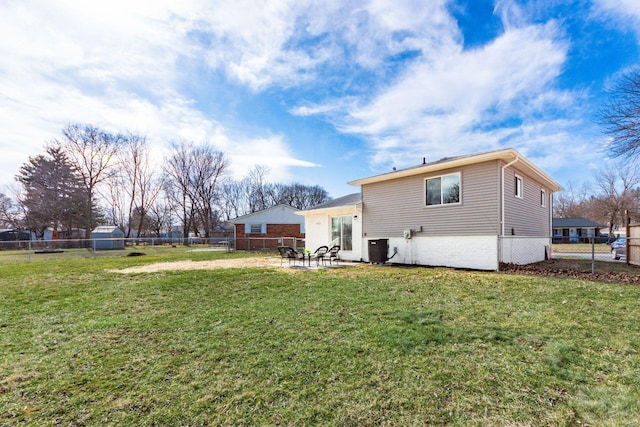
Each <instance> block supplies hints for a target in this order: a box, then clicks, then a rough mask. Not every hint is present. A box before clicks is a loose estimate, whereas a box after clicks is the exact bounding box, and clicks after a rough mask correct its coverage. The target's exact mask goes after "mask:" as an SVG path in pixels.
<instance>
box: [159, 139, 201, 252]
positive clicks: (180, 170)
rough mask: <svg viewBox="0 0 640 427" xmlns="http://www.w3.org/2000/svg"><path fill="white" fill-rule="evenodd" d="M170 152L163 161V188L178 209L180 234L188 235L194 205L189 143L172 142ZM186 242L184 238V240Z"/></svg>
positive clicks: (185, 236) (184, 236)
mask: <svg viewBox="0 0 640 427" xmlns="http://www.w3.org/2000/svg"><path fill="white" fill-rule="evenodd" d="M170 149H171V153H170V154H169V157H168V158H167V159H166V161H165V162H164V184H165V186H164V189H165V193H166V194H167V195H168V197H169V199H170V200H171V202H172V205H173V206H175V207H178V209H179V210H180V212H179V217H180V221H181V222H182V236H183V238H184V239H186V238H187V237H189V231H190V229H191V222H192V217H193V215H194V209H195V206H194V204H193V199H192V195H191V188H190V185H191V180H190V173H191V169H192V166H191V162H192V160H193V159H192V157H191V155H190V151H191V145H190V144H188V143H186V142H185V141H181V142H172V143H171V144H170ZM185 243H186V240H185Z"/></svg>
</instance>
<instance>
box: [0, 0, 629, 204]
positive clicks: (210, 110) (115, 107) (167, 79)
mask: <svg viewBox="0 0 640 427" xmlns="http://www.w3.org/2000/svg"><path fill="white" fill-rule="evenodd" d="M89 5H91V6H89ZM0 40H2V41H0V58H2V60H1V61H0V111H2V114H0V128H1V129H2V133H1V134H0V150H1V156H0V189H2V188H6V187H5V186H7V185H10V184H11V183H12V182H13V177H14V175H15V174H16V173H17V172H18V169H19V167H20V165H21V164H22V163H24V162H25V161H27V159H28V157H29V156H30V155H36V154H39V153H41V152H43V147H44V144H45V143H46V142H47V141H49V140H51V139H52V138H54V137H57V136H59V135H60V131H61V129H62V128H63V127H64V126H65V125H66V124H67V123H70V122H80V123H90V124H93V125H96V126H99V127H102V128H104V129H108V130H111V131H125V130H130V131H134V132H138V133H140V134H143V135H146V136H147V139H148V140H149V142H150V143H151V144H152V145H153V147H154V154H155V156H156V158H157V159H158V160H160V159H161V156H162V154H163V153H164V152H165V150H166V147H167V144H168V142H169V141H171V140H178V139H186V140H191V141H194V142H196V143H198V142H203V141H207V142H209V143H211V144H213V145H214V146H216V147H217V148H218V149H220V150H222V151H223V152H225V153H226V154H227V155H228V157H229V159H230V161H231V167H232V168H231V171H232V173H233V176H234V177H236V178H241V177H243V176H244V175H245V174H246V173H247V171H248V170H249V169H251V168H252V167H253V166H254V165H264V166H267V167H268V168H269V170H270V174H269V177H268V179H269V180H270V181H274V182H284V183H290V182H294V181H295V182H300V183H303V184H307V185H316V184H318V185H321V186H323V187H324V188H325V189H327V190H328V191H329V193H330V194H331V196H333V197H339V196H342V195H345V194H347V193H350V192H353V191H357V188H355V187H351V186H349V185H347V182H348V181H351V180H354V179H358V178H363V177H367V176H370V175H374V174H378V173H382V172H387V171H389V170H391V169H392V168H393V167H397V168H402V167H407V166H413V165H416V164H419V163H421V162H422V158H423V157H426V158H427V159H428V160H437V159H439V158H441V157H445V156H454V155H459V154H469V153H474V152H479V151H487V150H494V149H498V148H505V147H512V148H515V149H517V150H518V151H520V152H521V153H523V154H524V155H525V156H527V157H528V158H529V159H530V160H532V161H533V162H534V163H536V164H537V165H538V166H539V167H541V168H542V169H543V170H545V171H546V172H547V173H548V174H550V175H551V176H552V177H553V178H555V179H556V180H557V181H558V182H559V183H560V184H562V185H565V186H566V185H567V184H568V183H569V182H575V183H578V182H583V181H586V180H588V179H589V178H590V177H591V176H592V175H593V172H594V170H596V169H598V168H602V167H603V166H605V165H607V164H611V163H612V162H614V161H615V160H614V159H609V158H608V157H607V155H606V153H605V152H604V147H605V145H606V142H607V141H606V138H605V137H604V136H603V135H602V133H601V129H600V128H599V127H598V126H597V125H596V124H595V123H594V115H595V113H596V112H597V110H598V108H599V106H600V105H601V104H602V102H603V100H604V99H605V96H606V95H605V87H606V86H607V84H610V82H611V81H612V80H614V79H615V78H616V76H618V75H619V74H620V73H623V72H625V70H628V69H630V68H633V67H635V66H636V65H637V64H638V63H639V58H638V56H639V52H640V51H639V47H640V2H638V1H637V0H593V1H560V0H548V1H544V0H543V1H511V0H505V1H495V2H492V1H483V0H459V1H428V0H420V1H417V0H416V1H411V0H407V1H402V0H370V1H364V0H361V1H360V0H355V1H348V2H345V1H332V0H326V1H301V0H291V1H277V0H270V1H264V0H260V1H258V0H255V1H253V0H216V1H210V0H182V1H180V2H176V1H169V0H157V1H134V0H113V1H110V2H99V3H95V4H94V2H89V3H87V2H80V1H77V0H57V1H55V2H53V1H47V0H40V1H32V0H20V1H14V0H0ZM0 191H3V190H0ZM5 192H6V191H5Z"/></svg>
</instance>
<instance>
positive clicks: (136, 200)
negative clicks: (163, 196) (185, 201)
mask: <svg viewBox="0 0 640 427" xmlns="http://www.w3.org/2000/svg"><path fill="white" fill-rule="evenodd" d="M118 157H119V159H120V160H119V162H118V164H119V167H118V174H117V176H116V177H115V179H114V181H115V183H116V185H117V186H118V187H119V188H120V189H121V191H123V192H124V193H125V194H126V199H127V200H126V203H125V205H124V207H125V208H126V217H127V219H126V224H123V225H124V228H123V230H125V234H126V237H130V236H131V231H132V228H133V227H135V231H136V235H137V236H140V235H141V233H142V229H143V228H144V226H145V224H144V222H145V219H146V216H147V212H148V210H149V206H150V205H151V204H152V203H153V202H154V200H155V199H156V197H158V194H159V192H160V189H161V185H160V183H159V180H158V179H156V176H155V175H156V174H155V172H154V169H153V165H152V164H151V162H150V160H149V145H148V143H147V139H146V138H145V137H144V136H140V135H137V134H134V133H129V134H127V135H126V136H125V137H124V142H123V144H122V147H121V149H120V151H119V152H118ZM134 212H136V215H135V220H134Z"/></svg>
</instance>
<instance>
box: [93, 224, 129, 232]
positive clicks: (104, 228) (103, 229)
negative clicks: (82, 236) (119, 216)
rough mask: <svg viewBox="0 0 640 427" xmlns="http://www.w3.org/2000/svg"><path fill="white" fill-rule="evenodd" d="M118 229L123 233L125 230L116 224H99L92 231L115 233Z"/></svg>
mask: <svg viewBox="0 0 640 427" xmlns="http://www.w3.org/2000/svg"><path fill="white" fill-rule="evenodd" d="M116 230H117V231H119V232H121V233H123V231H122V230H120V228H119V227H116V226H115V225H99V226H97V227H96V228H94V229H93V231H92V233H113V232H114V231H116Z"/></svg>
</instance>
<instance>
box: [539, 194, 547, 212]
mask: <svg viewBox="0 0 640 427" xmlns="http://www.w3.org/2000/svg"><path fill="white" fill-rule="evenodd" d="M540 206H542V207H543V208H546V207H547V191H546V190H545V189H541V190H540Z"/></svg>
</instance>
